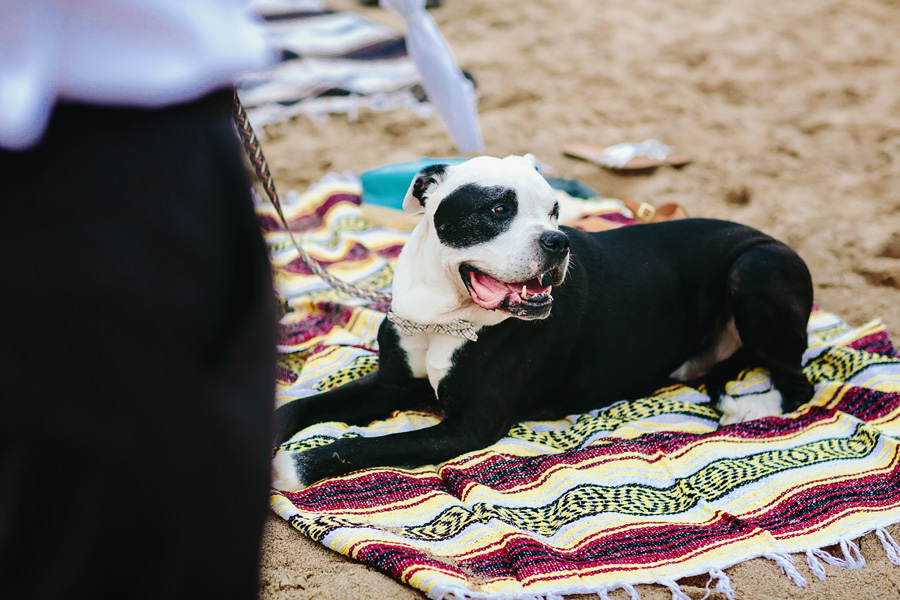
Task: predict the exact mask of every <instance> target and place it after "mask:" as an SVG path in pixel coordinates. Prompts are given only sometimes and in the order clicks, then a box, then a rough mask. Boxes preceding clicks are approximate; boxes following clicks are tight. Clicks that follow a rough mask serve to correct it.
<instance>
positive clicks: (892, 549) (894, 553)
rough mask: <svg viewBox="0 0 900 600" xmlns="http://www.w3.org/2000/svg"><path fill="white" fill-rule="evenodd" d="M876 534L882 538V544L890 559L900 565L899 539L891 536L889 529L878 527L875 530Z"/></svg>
mask: <svg viewBox="0 0 900 600" xmlns="http://www.w3.org/2000/svg"><path fill="white" fill-rule="evenodd" d="M875 535H877V536H878V539H879V540H881V545H882V546H884V552H885V553H886V554H887V557H888V560H889V561H891V563H892V564H895V565H897V566H900V544H898V543H897V540H895V539H894V538H893V536H891V534H890V533H889V532H888V530H887V529H878V530H876V531H875Z"/></svg>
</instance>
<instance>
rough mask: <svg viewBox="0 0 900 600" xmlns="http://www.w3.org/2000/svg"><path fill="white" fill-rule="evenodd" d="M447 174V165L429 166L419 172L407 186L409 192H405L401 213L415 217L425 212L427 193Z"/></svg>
mask: <svg viewBox="0 0 900 600" xmlns="http://www.w3.org/2000/svg"><path fill="white" fill-rule="evenodd" d="M446 174H447V165H444V164H441V165H431V166H428V167H425V168H424V169H422V170H421V171H419V172H418V173H417V174H416V176H415V178H414V179H413V180H412V183H411V184H409V190H407V192H406V198H404V199H403V212H405V213H407V214H410V215H415V214H418V213H420V212H423V211H424V210H425V198H426V197H427V196H428V193H429V192H430V191H431V190H432V189H433V188H434V187H435V186H436V185H437V184H439V183H440V182H441V181H443V180H444V176H445V175H446Z"/></svg>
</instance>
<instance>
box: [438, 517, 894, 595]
mask: <svg viewBox="0 0 900 600" xmlns="http://www.w3.org/2000/svg"><path fill="white" fill-rule="evenodd" d="M874 533H875V535H876V536H877V537H878V539H879V540H881V545H882V546H883V547H884V551H885V554H887V557H888V560H889V561H890V562H891V563H892V564H894V565H897V566H900V543H898V542H897V540H895V539H894V537H893V536H892V535H891V534H890V532H889V531H888V530H887V529H885V528H880V529H876V530H875V531H874ZM838 545H839V546H840V548H841V552H842V554H843V558H841V557H838V556H835V555H833V554H831V553H829V552H826V551H825V550H823V549H821V548H815V549H811V550H807V551H806V553H805V554H806V563H807V565H808V566H809V570H810V571H812V573H813V575H815V576H816V577H817V578H819V579H820V580H822V581H824V580H825V578H826V575H827V573H826V570H825V566H824V565H823V563H824V564H827V565H831V566H833V567H843V568H845V569H862V568H863V567H865V566H866V559H865V557H863V555H862V551H861V550H860V548H859V545H858V544H857V543H856V542H855V541H853V540H852V539H842V540H840V542H838ZM762 557H763V558H767V559H769V560H771V561H773V562H775V564H777V565H778V566H779V567H780V568H781V571H782V573H784V574H785V575H786V576H787V577H788V578H789V579H790V580H791V581H793V582H794V584H796V585H798V586H800V587H805V586H806V585H807V581H806V579H805V578H804V577H803V575H801V574H800V572H799V571H798V570H797V567H796V566H795V563H794V558H793V556H792V555H791V554H788V553H785V552H769V553H766V554H763V555H762ZM708 574H709V581H708V582H707V583H706V594H705V595H704V596H703V598H701V600H707V598H709V597H710V596H711V595H712V594H713V592H715V593H718V594H720V595H722V596H724V597H725V598H726V599H727V600H737V593H736V592H735V590H734V588H733V587H732V586H731V579H730V578H729V577H728V575H727V574H726V573H725V571H723V570H722V569H717V568H713V569H710V570H709V571H708ZM713 582H715V588H714V589H711V588H712V586H713ZM647 583H648V584H649V583H657V584H660V585H664V586H666V587H667V588H669V591H670V592H671V593H672V600H691V597H690V596H688V595H687V594H686V593H685V592H684V591H683V590H682V589H681V586H680V585H679V584H678V582H677V581H675V580H672V579H665V580H657V581H655V582H647ZM615 589H621V590H624V591H625V592H626V593H627V594H628V596H629V598H630V600H641V596H640V594H639V593H638V591H637V590H636V589H635V587H634V585H631V584H628V583H624V584H619V585H615V584H614V585H612V586H610V587H607V588H602V589H599V590H598V589H593V590H590V591H588V593H594V594H596V595H597V596H599V598H600V600H610V597H609V592H611V591H612V590H615ZM583 591H586V590H577V591H572V592H567V593H576V592H583ZM429 597H430V598H432V599H434V600H450V599H453V600H474V599H475V598H478V597H479V596H477V595H470V593H469V592H468V591H467V590H464V589H462V588H461V589H454V590H450V589H441V590H436V589H432V590H431V593H430V594H429ZM562 598H563V596H558V595H552V594H551V595H548V596H535V597H530V596H521V597H519V596H517V597H516V599H517V600H562Z"/></svg>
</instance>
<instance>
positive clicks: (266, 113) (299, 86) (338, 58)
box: [237, 0, 432, 132]
mask: <svg viewBox="0 0 900 600" xmlns="http://www.w3.org/2000/svg"><path fill="white" fill-rule="evenodd" d="M254 8H255V9H256V11H257V12H258V13H259V14H260V15H261V16H262V17H263V19H264V20H265V26H266V29H265V30H266V34H267V38H268V40H269V42H270V44H271V45H272V46H273V47H274V48H277V49H278V50H279V51H280V52H281V57H282V60H281V61H280V62H279V63H278V64H277V65H275V66H273V67H272V68H270V69H267V70H265V71H261V72H256V73H249V74H246V75H244V76H242V77H241V78H240V79H239V80H238V81H237V90H238V93H239V95H240V98H241V102H242V103H243V105H244V107H245V108H246V109H247V113H248V114H249V116H250V120H251V122H252V123H253V124H254V126H256V127H257V128H259V127H260V126H262V125H267V124H270V123H275V122H278V121H283V120H287V119H289V118H291V117H293V116H296V115H299V114H304V115H307V116H311V117H314V118H324V117H325V116H326V115H328V114H332V113H338V114H347V115H348V116H349V117H350V118H351V119H353V118H355V115H356V113H357V111H358V110H359V109H360V108H362V107H366V108H370V109H373V110H391V109H394V108H406V109H408V110H411V111H413V112H414V113H416V114H419V115H422V116H429V115H431V114H432V108H431V105H430V104H428V103H427V102H425V100H426V98H425V93H424V91H423V89H422V86H421V84H420V81H421V80H420V77H419V73H418V71H417V70H416V67H415V64H413V62H412V60H411V59H410V58H409V56H407V53H406V40H405V39H404V37H403V34H402V33H399V32H397V31H395V30H393V29H392V28H390V27H387V26H385V25H381V24H379V23H375V22H373V21H371V20H369V19H367V18H365V17H364V16H362V15H361V14H358V13H355V12H336V11H333V10H329V9H328V8H326V6H325V3H324V2H322V0H280V1H275V0H256V1H255V2H254ZM261 131H262V130H260V132H261Z"/></svg>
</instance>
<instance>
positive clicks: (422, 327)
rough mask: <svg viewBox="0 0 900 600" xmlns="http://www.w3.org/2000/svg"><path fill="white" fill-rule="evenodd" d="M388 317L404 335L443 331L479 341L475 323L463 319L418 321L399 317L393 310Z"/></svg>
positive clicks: (446, 333) (445, 333)
mask: <svg viewBox="0 0 900 600" xmlns="http://www.w3.org/2000/svg"><path fill="white" fill-rule="evenodd" d="M387 318H388V321H390V322H391V323H393V324H394V325H395V326H396V327H397V329H398V330H399V331H400V333H402V334H403V335H413V334H416V333H443V334H444V335H450V336H454V337H460V338H465V339H467V340H470V341H472V342H477V341H478V334H477V333H476V332H475V325H474V324H473V323H470V322H469V321H463V320H462V319H453V320H452V321H450V322H449V323H416V322H415V321H410V320H409V319H404V318H403V317H398V316H397V315H395V314H394V313H392V312H389V313H388V314H387Z"/></svg>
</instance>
